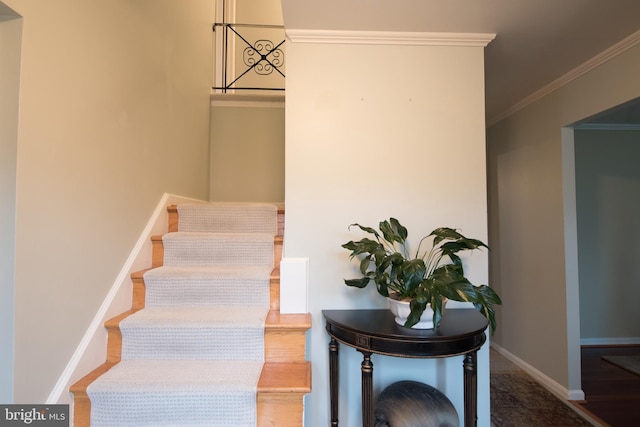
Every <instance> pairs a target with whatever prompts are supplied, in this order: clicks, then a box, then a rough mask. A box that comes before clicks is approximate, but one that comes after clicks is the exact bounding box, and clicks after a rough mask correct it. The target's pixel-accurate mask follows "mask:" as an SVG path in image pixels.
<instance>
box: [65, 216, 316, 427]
mask: <svg viewBox="0 0 640 427" xmlns="http://www.w3.org/2000/svg"><path fill="white" fill-rule="evenodd" d="M207 206H209V207H211V206H212V205H211V204H204V205H202V207H204V208H205V209H206V208H207ZM236 207H237V206H236ZM192 209H194V208H193V207H188V208H187V207H184V208H182V210H181V211H182V212H183V221H181V218H180V217H179V213H178V212H179V209H178V207H177V206H169V207H168V208H167V210H168V218H169V224H168V229H169V234H168V235H165V236H154V237H152V243H153V251H152V266H151V268H150V269H148V270H144V271H140V272H136V273H133V274H132V275H131V280H132V285H133V292H132V306H131V309H130V310H128V311H127V312H125V313H122V314H121V315H119V316H116V317H115V318H113V319H110V320H108V321H106V322H105V327H106V329H107V332H108V343H107V355H106V362H105V363H104V364H102V365H101V366H99V367H98V368H96V369H95V370H94V371H92V372H91V373H89V374H88V375H86V376H85V377H84V378H82V379H81V380H79V381H78V382H77V383H75V384H74V385H72V386H71V389H70V391H71V392H72V393H73V395H74V425H75V426H77V427H83V426H89V425H91V399H90V397H89V395H90V394H91V392H89V393H88V392H87V389H88V388H91V389H94V388H96V387H97V386H96V385H97V384H100V383H101V382H103V379H104V378H113V377H116V378H117V377H118V375H119V376H120V377H122V384H116V386H115V388H116V389H117V390H118V392H119V393H122V396H123V397H121V398H120V397H118V399H121V400H120V401H121V402H122V405H121V406H122V407H123V408H124V407H126V406H127V405H129V406H130V407H129V408H128V409H122V412H123V413H117V412H118V411H119V410H120V405H117V409H115V410H112V411H113V417H112V419H110V418H111V416H110V415H107V419H108V421H107V422H106V423H105V422H101V424H103V425H119V424H120V423H122V424H126V423H124V422H121V421H115V420H123V419H127V423H129V419H128V418H127V417H129V415H126V413H127V412H126V411H131V410H132V409H133V410H135V412H140V413H142V414H143V417H142V418H140V419H135V420H131V422H130V424H127V425H140V426H143V425H149V426H159V425H169V424H171V423H167V424H162V423H161V421H162V417H161V418H160V419H153V416H154V415H153V413H155V412H158V410H161V411H167V414H168V416H172V415H175V413H176V410H174V409H172V407H171V404H172V402H171V401H172V400H173V401H175V400H177V399H176V398H175V397H172V398H171V399H169V401H167V404H166V408H165V405H159V406H158V407H157V408H156V409H155V410H151V411H150V412H149V413H146V412H145V411H144V408H138V407H137V406H145V405H146V402H147V398H146V397H140V396H142V395H140V394H136V393H144V392H145V390H144V389H140V387H138V386H136V387H128V382H127V381H128V380H129V379H130V378H131V377H135V376H140V375H142V374H140V373H139V372H148V371H149V372H151V374H150V378H148V381H150V382H153V383H157V382H162V383H163V386H164V385H165V383H167V382H169V383H171V381H175V382H176V383H177V384H182V385H183V387H185V386H184V384H188V386H186V387H187V388H186V389H185V390H186V391H185V393H187V394H189V393H191V394H193V387H194V386H193V385H191V383H189V382H188V381H191V380H193V381H196V382H197V383H205V384H204V387H205V388H206V387H207V386H208V385H207V384H206V382H207V381H208V379H207V376H208V375H209V376H213V377H215V378H214V380H215V381H218V382H219V381H221V379H220V377H224V376H229V377H230V378H231V379H233V378H234V376H236V375H239V376H242V375H244V374H245V373H246V372H250V371H251V369H252V367H255V366H256V365H255V362H251V361H244V362H243V361H239V362H233V363H235V364H237V366H239V367H238V368H237V369H238V371H237V372H235V371H233V369H232V368H229V367H228V366H232V367H233V366H235V365H233V364H232V365H223V366H224V367H223V368H220V367H219V365H218V362H217V361H210V360H205V361H203V360H199V359H203V358H205V359H206V357H200V356H199V354H200V353H198V352H199V351H202V350H201V349H199V348H200V347H202V346H205V347H206V345H207V344H206V343H205V344H203V342H205V341H207V340H206V338H207V337H208V336H209V335H207V334H211V333H213V334H216V333H217V332H211V331H210V330H209V329H207V328H209V326H210V324H216V322H219V319H218V317H219V316H220V314H221V313H222V314H224V310H226V308H216V307H208V306H207V305H206V304H204V305H203V306H199V299H200V298H199V294H198V293H197V292H196V294H195V296H193V294H192V295H191V296H190V297H184V296H182V295H181V292H180V290H179V288H178V289H176V288H175V287H173V288H171V287H169V288H164V289H167V290H166V291H165V290H162V291H161V293H162V292H169V295H168V298H167V300H168V301H171V302H170V303H169V304H171V305H173V304H174V303H175V301H176V300H181V299H184V298H187V299H188V300H189V301H186V302H185V304H186V307H187V308H186V309H185V308H184V307H176V308H170V309H169V312H171V313H176V312H177V313H178V314H175V316H176V318H177V319H179V321H175V319H174V320H173V322H172V323H170V324H169V326H168V327H169V328H176V327H177V328H178V330H179V328H180V325H181V322H182V323H184V322H185V321H184V320H183V318H184V317H183V316H186V317H187V319H188V320H189V321H190V322H191V323H194V322H195V323H197V324H199V325H202V324H205V325H206V326H205V327H204V328H203V329H204V332H203V333H204V334H205V335H204V337H205V339H202V338H200V337H199V336H196V337H195V338H193V337H191V338H190V337H186V338H182V337H178V338H174V337H173V335H172V338H170V340H171V343H170V345H169V347H171V346H173V349H171V348H170V349H169V350H167V354H168V355H167V356H164V355H156V353H158V352H160V353H162V352H163V351H164V350H163V349H162V348H160V349H155V348H153V349H151V350H149V349H145V347H144V346H145V345H146V344H145V343H144V340H142V342H143V344H140V343H139V342H133V343H132V340H135V338H131V336H130V335H131V333H130V332H127V328H130V327H131V326H130V324H131V323H134V324H136V323H137V324H143V326H144V322H145V319H148V318H153V317H154V316H155V315H154V313H155V312H154V310H156V311H158V312H162V310H163V309H164V307H161V308H160V310H157V309H156V306H157V302H155V300H156V299H157V298H158V297H157V292H158V291H156V290H153V292H152V293H151V294H149V292H150V291H151V288H149V289H147V288H148V286H151V284H152V283H151V282H150V281H151V279H152V277H153V276H154V274H155V275H157V273H158V272H159V271H165V270H167V269H168V268H167V266H166V265H165V264H167V262H166V261H167V257H168V259H169V263H170V264H171V263H175V262H178V263H182V264H184V263H186V264H190V263H191V262H193V263H194V264H196V265H197V264H199V263H200V261H198V260H197V259H196V260H194V261H190V260H189V259H179V260H178V261H176V260H175V257H176V255H175V249H171V248H172V246H167V245H175V243H171V242H172V241H175V240H176V239H177V237H178V236H182V235H189V234H192V233H198V232H202V231H207V230H197V231H195V232H193V231H186V232H185V231H184V229H185V228H186V229H187V230H190V228H189V227H191V225H190V223H189V222H188V221H187V220H186V219H184V218H186V212H191V210H192ZM191 214H193V213H191ZM195 215H196V216H197V215H198V213H197V211H196V213H195ZM249 215H251V213H250V212H249ZM238 219H239V221H233V223H228V220H224V219H223V220H222V222H220V221H217V220H216V219H215V218H214V219H212V220H208V221H209V222H211V223H212V225H211V226H212V227H214V228H215V229H217V230H219V229H220V227H222V228H224V229H225V231H226V230H227V229H229V232H232V233H237V232H240V233H244V232H245V230H244V228H246V225H242V224H241V225H238V223H242V221H243V220H242V219H241V218H238ZM205 222H206V221H205ZM196 228H197V227H196ZM178 231H180V232H181V233H176V232H178ZM172 233H175V234H172ZM212 234H215V233H208V232H205V233H204V235H206V236H209V235H212ZM224 234H227V233H225V232H222V233H220V234H219V235H217V234H216V235H213V236H211V238H212V239H218V238H219V237H220V235H224ZM283 235H284V210H282V209H278V211H277V232H276V235H275V237H274V238H273V252H272V253H273V265H271V262H270V260H269V265H270V266H269V267H268V268H269V269H271V267H272V266H275V268H273V270H272V271H271V275H270V279H269V285H268V287H269V290H268V295H266V298H267V301H268V303H267V304H268V307H265V308H264V311H265V312H266V311H268V312H267V313H266V319H265V320H264V332H262V330H259V331H260V332H259V333H260V335H261V336H262V335H263V339H264V341H263V344H262V339H261V340H260V341H261V342H260V345H263V349H262V347H258V349H259V351H260V353H261V352H262V351H263V352H264V356H263V360H264V363H263V364H262V363H260V364H258V365H257V366H258V368H257V369H260V368H261V370H259V371H257V372H256V375H258V376H259V379H258V380H257V395H255V396H256V398H255V400H256V401H255V405H256V407H255V412H256V414H257V415H256V416H255V417H254V418H253V419H256V418H257V426H258V427H267V426H278V427H295V426H301V425H302V418H303V397H304V395H305V394H307V393H309V392H310V391H311V366H310V362H307V361H306V356H305V349H306V331H307V330H308V329H309V328H310V327H311V316H310V314H308V313H307V314H282V313H280V286H279V283H280V275H279V273H280V270H279V265H280V259H281V257H282V243H283ZM207 238H209V237H207ZM178 240H179V239H178ZM216 241H217V240H216ZM180 244H182V243H178V245H180ZM216 244H218V243H216ZM230 245H234V243H233V242H231V243H230ZM198 246H201V245H200V244H199V245H198ZM204 246H206V245H204ZM166 250H167V251H169V250H170V251H172V252H171V253H172V255H167V254H165V251H166ZM207 250H208V249H206V247H205V248H204V249H202V248H200V249H198V248H196V249H195V255H192V256H195V257H196V258H198V257H199V256H202V257H203V259H204V258H206V257H207V254H206V252H207ZM228 250H229V251H231V250H232V249H228ZM241 250H242V249H241ZM198 253H200V255H198ZM268 254H271V252H268ZM181 256H182V255H178V258H180V257H181ZM269 256H270V255H269ZM217 257H218V258H220V257H222V258H224V251H222V252H219V253H218V255H217ZM163 266H165V268H160V267H163ZM180 268H181V267H179V268H177V270H180ZM169 269H170V268H169ZM196 270H197V268H196ZM258 270H260V268H259V267H252V266H248V271H249V273H248V276H249V277H248V278H247V279H246V280H248V281H251V276H252V275H253V273H252V271H258ZM222 271H223V274H224V268H223V269H222ZM190 274H191V275H194V274H195V275H196V276H198V275H200V276H199V277H200V279H199V280H200V283H209V282H207V280H214V279H209V278H207V277H203V276H202V274H204V276H206V274H208V273H206V274H205V273H202V272H200V273H198V272H196V273H190ZM266 274H267V275H268V270H267V271H266ZM145 277H146V278H147V281H148V282H149V283H148V284H145ZM156 280H157V279H156ZM243 280H244V279H243ZM154 283H155V282H154ZM178 283H180V282H178ZM246 287H248V286H245V285H241V286H237V287H235V288H234V289H236V290H243V289H244V288H246ZM153 289H156V288H155V287H154V288H153ZM203 292H206V289H205V290H204V291H203ZM257 292H262V291H257ZM265 292H266V290H265ZM252 293H254V292H252ZM239 296H240V298H243V296H242V295H241V294H240V295H239ZM149 298H151V299H149ZM145 300H147V304H146V305H147V306H148V307H147V309H146V310H144V311H142V312H140V313H138V314H137V315H136V316H133V317H130V316H131V315H133V314H134V313H137V312H138V311H140V310H143V309H144V308H145ZM176 304H177V303H176ZM244 310H245V315H244V316H243V319H242V320H243V321H244V318H245V317H251V316H252V313H258V312H259V311H260V309H259V308H257V307H256V308H252V307H249V308H248V309H247V308H245V309H244ZM258 315H259V314H255V316H258ZM180 316H182V317H180ZM133 319H136V321H135V322H133ZM222 323H223V325H222V326H223V327H227V328H228V329H230V331H231V333H233V325H232V327H231V328H229V325H228V324H229V321H228V320H225V321H223V322H222ZM232 323H233V322H232ZM224 324H226V326H224ZM172 330H173V329H172ZM123 331H124V336H125V338H124V340H125V342H126V346H125V347H126V349H125V353H127V354H125V357H124V358H123ZM198 333H199V332H198ZM159 334H162V332H159ZM174 335H175V334H174ZM187 335H189V334H187ZM191 335H193V334H191ZM222 335H228V333H227V332H223V333H222ZM216 339H217V338H216ZM190 340H191V341H190ZM233 340H234V339H233V337H231V341H230V342H234V341H233ZM225 342H227V341H225ZM224 345H225V346H226V345H228V344H224ZM237 345H242V344H241V343H237ZM231 347H232V346H231V345H229V352H231V353H234V352H235V353H237V356H236V357H239V358H242V357H243V355H244V354H245V353H250V352H251V351H252V350H251V348H247V349H245V348H242V347H239V350H235V351H234V350H233V349H232V348H231ZM249 347H251V345H249ZM253 347H255V346H253ZM176 351H177V352H178V354H179V356H176V355H175V354H174V353H175V352H176ZM145 352H150V353H151V356H150V357H148V356H145ZM138 353H140V354H141V355H142V356H141V357H140V359H141V360H131V359H135V356H136V354H138ZM260 356H262V354H260ZM247 357H248V356H247ZM156 359H162V360H156ZM167 359H168V360H167ZM171 359H181V360H171ZM182 359H188V360H182ZM225 363H226V362H225ZM130 365H135V366H137V368H135V369H138V371H133V372H134V373H131V371H128V370H126V369H129V368H130ZM183 366H190V367H191V368H183ZM194 366H195V370H193V368H194ZM114 367H116V368H115V369H113V370H111V369H112V368H114ZM154 369H155V371H154ZM182 369H187V370H184V371H182ZM188 369H191V371H189V370H188ZM216 369H222V371H216ZM182 372H184V373H182ZM107 373H108V374H107ZM176 373H177V374H176ZM104 374H107V375H105V376H104V377H102V376H103V375H104ZM176 376H178V378H175V377H176ZM101 377H102V378H101ZM165 377H167V378H169V377H171V378H172V379H171V380H169V379H166V378H165ZM98 378H101V379H100V380H99V381H96V380H97V379H98ZM92 384H94V385H93V386H91V385H92ZM196 388H197V387H196ZM231 388H232V389H234V388H237V387H231ZM103 393H106V394H109V393H112V391H111V389H107V391H106V392H105V391H103ZM233 393H235V390H232V392H230V393H229V399H231V400H233V399H232V397H231V395H233ZM94 396H95V392H94ZM225 396H226V395H225ZM250 396H253V395H250ZM135 399H139V400H138V402H145V404H144V405H142V404H136V403H135ZM225 399H226V397H225ZM251 399H253V398H251ZM152 400H153V399H149V401H152ZM116 401H118V400H117V399H116ZM132 401H133V402H134V403H131V402H132ZM252 403H253V400H252ZM232 404H233V403H232ZM232 404H231V406H232ZM136 405H137V406H136ZM189 405H191V410H192V411H203V414H202V417H204V418H207V417H209V416H211V414H215V416H216V417H217V416H219V414H220V413H221V412H224V411H230V409H229V405H223V404H219V402H218V401H213V403H211V401H210V400H208V399H207V397H206V396H201V397H198V395H196V398H195V400H194V401H193V402H190V403H189ZM138 409H140V411H138ZM94 410H97V409H96V408H94ZM147 410H148V408H147ZM100 411H102V412H104V409H101V410H100ZM171 411H173V412H171ZM107 414H109V413H107ZM123 414H125V415H123ZM94 416H98V415H97V414H94ZM230 416H231V417H235V415H234V414H233V413H230ZM104 417H105V415H104V413H103V414H102V415H100V419H104ZM123 417H124V418H123ZM234 423H235V424H229V425H238V426H242V427H252V426H253V425H254V424H253V422H251V423H248V422H247V421H246V420H245V421H238V420H236V421H234ZM180 424H181V425H190V424H191V425H208V424H207V423H196V422H195V421H192V422H187V423H183V422H180ZM171 425H173V424H171Z"/></svg>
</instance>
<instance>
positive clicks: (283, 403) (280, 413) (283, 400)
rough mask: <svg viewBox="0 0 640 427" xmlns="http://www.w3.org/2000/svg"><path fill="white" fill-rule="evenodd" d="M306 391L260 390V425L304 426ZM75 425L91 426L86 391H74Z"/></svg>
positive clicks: (261, 426)
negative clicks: (276, 391) (279, 391)
mask: <svg viewBox="0 0 640 427" xmlns="http://www.w3.org/2000/svg"><path fill="white" fill-rule="evenodd" d="M305 394H306V392H305V393H295V392H294V393H268V392H267V393H265V392H258V396H257V405H258V408H257V409H258V427H283V426H291V427H294V426H302V418H303V403H304V402H303V399H304V395H305ZM73 409H74V410H73V414H74V420H73V425H74V426H75V427H90V425H91V421H90V418H91V400H90V399H89V397H88V396H87V394H86V393H81V392H78V393H74V408H73Z"/></svg>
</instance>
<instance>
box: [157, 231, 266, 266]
mask: <svg viewBox="0 0 640 427" xmlns="http://www.w3.org/2000/svg"><path fill="white" fill-rule="evenodd" d="M273 242H274V239H273V236H272V235H270V234H266V233H251V234H248V233H193V232H182V231H179V232H175V233H167V234H165V235H164V236H162V244H163V246H164V263H163V264H164V265H168V266H211V265H228V266H248V265H251V266H256V265H260V266H271V268H273V265H274V262H273V253H274V248H273V245H274V243H273Z"/></svg>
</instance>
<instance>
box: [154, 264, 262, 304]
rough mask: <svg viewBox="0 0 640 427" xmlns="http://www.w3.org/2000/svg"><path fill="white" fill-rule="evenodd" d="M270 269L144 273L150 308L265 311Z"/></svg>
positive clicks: (209, 268) (212, 268)
mask: <svg viewBox="0 0 640 427" xmlns="http://www.w3.org/2000/svg"><path fill="white" fill-rule="evenodd" d="M272 271H273V270H272V268H271V267H270V266H262V267H261V266H258V267H253V266H248V267H244V268H241V269H239V268H234V267H229V266H204V267H202V266H201V267H199V266H195V267H184V266H163V267H158V268H155V269H152V270H148V271H147V272H145V273H144V282H145V287H146V305H147V307H157V306H179V305H184V306H191V307H196V306H208V307H233V306H244V307H264V306H266V305H267V304H268V303H269V284H270V280H271V273H272Z"/></svg>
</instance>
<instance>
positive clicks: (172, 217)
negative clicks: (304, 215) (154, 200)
mask: <svg viewBox="0 0 640 427" xmlns="http://www.w3.org/2000/svg"><path fill="white" fill-rule="evenodd" d="M167 214H168V224H169V232H170V233H172V232H175V231H178V223H179V220H178V207H177V206H173V205H172V206H168V207H167ZM278 236H284V209H278Z"/></svg>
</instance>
